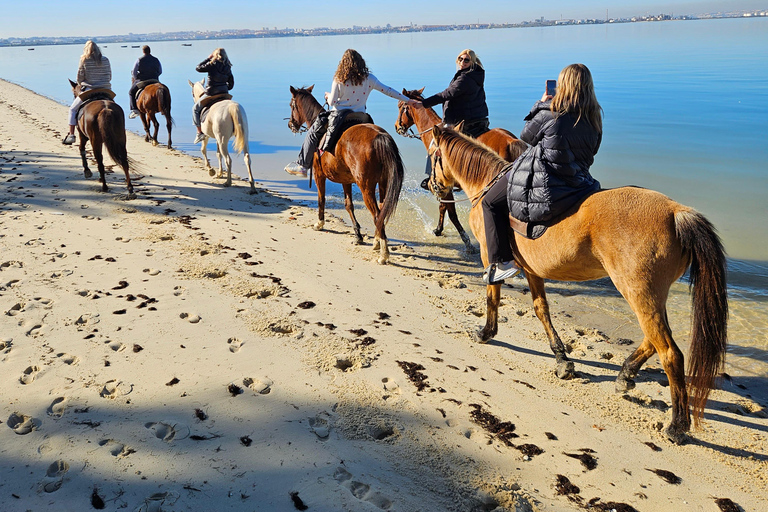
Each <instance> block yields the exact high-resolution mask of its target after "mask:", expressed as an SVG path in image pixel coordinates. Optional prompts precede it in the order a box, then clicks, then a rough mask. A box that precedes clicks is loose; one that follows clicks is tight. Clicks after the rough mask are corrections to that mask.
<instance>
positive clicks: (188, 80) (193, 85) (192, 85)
mask: <svg viewBox="0 0 768 512" xmlns="http://www.w3.org/2000/svg"><path fill="white" fill-rule="evenodd" d="M187 82H189V86H190V87H192V88H193V89H194V87H195V84H193V83H192V80H190V79H189V78H187Z"/></svg>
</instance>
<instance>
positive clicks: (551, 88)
mask: <svg viewBox="0 0 768 512" xmlns="http://www.w3.org/2000/svg"><path fill="white" fill-rule="evenodd" d="M556 90H557V80H547V96H554V95H555V91H556Z"/></svg>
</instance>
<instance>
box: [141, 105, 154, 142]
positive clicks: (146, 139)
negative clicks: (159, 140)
mask: <svg viewBox="0 0 768 512" xmlns="http://www.w3.org/2000/svg"><path fill="white" fill-rule="evenodd" d="M139 117H141V124H143V125H144V132H145V133H146V135H144V142H149V141H150V140H152V139H151V138H150V136H149V112H142V113H141V115H140V116H139Z"/></svg>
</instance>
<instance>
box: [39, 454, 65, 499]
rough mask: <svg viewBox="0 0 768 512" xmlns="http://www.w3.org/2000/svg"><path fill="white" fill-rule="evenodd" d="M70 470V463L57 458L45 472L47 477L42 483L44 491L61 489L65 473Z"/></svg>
mask: <svg viewBox="0 0 768 512" xmlns="http://www.w3.org/2000/svg"><path fill="white" fill-rule="evenodd" d="M67 471H69V464H68V463H67V462H66V461H64V460H57V461H56V462H54V463H52V464H51V465H50V466H48V470H47V471H46V472H45V479H43V482H42V484H41V487H42V488H43V491H45V492H49V493H50V492H56V491H58V490H59V489H61V485H62V484H63V483H64V475H65V474H67Z"/></svg>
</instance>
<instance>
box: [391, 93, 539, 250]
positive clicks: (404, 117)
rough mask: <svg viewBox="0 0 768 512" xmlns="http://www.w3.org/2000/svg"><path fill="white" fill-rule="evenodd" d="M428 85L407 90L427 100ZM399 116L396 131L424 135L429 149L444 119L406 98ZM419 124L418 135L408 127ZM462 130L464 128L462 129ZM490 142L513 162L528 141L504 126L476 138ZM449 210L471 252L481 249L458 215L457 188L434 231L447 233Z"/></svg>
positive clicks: (400, 104)
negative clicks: (455, 195)
mask: <svg viewBox="0 0 768 512" xmlns="http://www.w3.org/2000/svg"><path fill="white" fill-rule="evenodd" d="M423 92H424V88H423V87H422V88H421V89H417V90H414V91H408V90H406V89H403V94H404V95H405V96H408V97H409V98H411V99H414V100H423V99H424V97H423V96H422V93H423ZM397 108H398V116H397V121H395V131H397V133H399V134H400V135H402V136H404V137H411V138H417V137H418V138H420V139H421V142H423V143H424V147H425V148H427V151H429V145H430V144H431V143H432V133H431V132H432V127H433V126H435V125H436V124H440V123H442V122H443V120H442V119H441V118H440V116H438V115H437V113H435V111H434V109H432V108H412V107H409V106H408V104H407V103H405V102H404V101H400V102H398V104H397ZM414 125H416V129H417V130H419V134H418V135H412V134H410V133H408V130H409V129H410V128H411V127H412V126H414ZM459 131H461V130H459ZM476 140H477V141H478V142H481V143H483V144H485V145H486V146H488V147H489V148H490V149H491V150H493V151H495V152H496V153H498V154H499V156H501V158H503V159H504V160H506V161H508V162H513V161H514V160H515V159H517V157H518V156H520V155H522V154H523V151H525V149H526V148H527V147H528V145H527V144H526V143H525V142H523V141H521V140H520V139H518V138H517V137H515V136H514V135H513V134H512V133H511V132H510V131H508V130H505V129H504V128H494V129H493V130H488V131H487V132H485V133H483V134H482V135H480V136H479V137H477V139H476ZM446 212H448V218H449V219H451V222H452V223H453V225H454V226H455V227H456V231H458V232H459V236H460V237H461V240H462V241H463V242H464V246H465V247H466V249H467V252H468V253H470V254H474V253H476V252H477V250H476V249H475V247H474V246H473V245H472V242H471V241H470V240H469V236H468V235H467V233H466V232H465V231H464V227H463V226H462V225H461V222H460V221H459V217H458V216H457V215H456V205H455V200H454V198H453V191H449V193H448V195H446V197H445V199H444V200H442V201H440V210H439V213H440V214H439V217H438V219H437V227H436V228H435V230H434V231H433V233H434V234H435V235H437V236H440V235H442V234H443V225H444V224H445V213H446Z"/></svg>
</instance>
